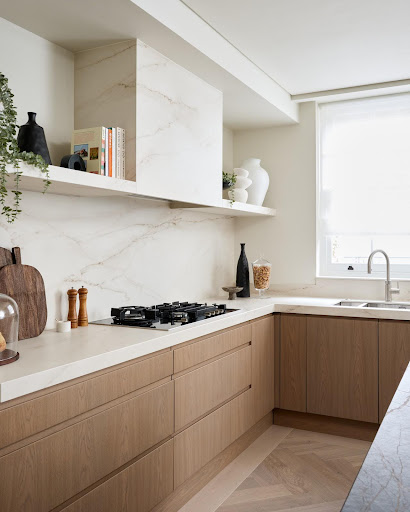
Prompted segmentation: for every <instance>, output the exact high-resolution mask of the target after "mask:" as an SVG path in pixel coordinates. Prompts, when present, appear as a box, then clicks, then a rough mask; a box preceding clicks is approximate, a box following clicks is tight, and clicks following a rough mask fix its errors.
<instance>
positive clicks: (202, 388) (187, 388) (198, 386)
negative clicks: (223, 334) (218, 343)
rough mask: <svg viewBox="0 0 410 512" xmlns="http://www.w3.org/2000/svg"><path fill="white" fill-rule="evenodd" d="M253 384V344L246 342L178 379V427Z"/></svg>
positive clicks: (176, 406)
mask: <svg viewBox="0 0 410 512" xmlns="http://www.w3.org/2000/svg"><path fill="white" fill-rule="evenodd" d="M250 385H251V347H250V346H246V347H244V348H242V349H239V350H237V351H236V352H233V353H232V354H230V355H228V356H225V357H223V358H221V359H218V360H217V361H214V362H213V363H210V364H207V365H205V366H202V367H201V368H199V369H197V370H193V371H192V372H189V373H187V374H185V375H182V377H179V378H177V379H176V380H175V430H176V431H178V430H180V429H182V428H184V427H185V426H187V425H189V424H190V423H192V422H193V421H195V420H196V419H198V418H200V417H201V416H203V415H205V414H207V413H208V412H210V411H211V410H212V409H214V408H215V407H218V405H221V404H222V403H224V402H226V401H227V400H229V399H230V398H233V397H234V396H235V395H236V394H238V393H240V392H241V391H244V390H245V389H246V388H248V387H249V386H250Z"/></svg>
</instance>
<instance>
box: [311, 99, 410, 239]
mask: <svg viewBox="0 0 410 512" xmlns="http://www.w3.org/2000/svg"><path fill="white" fill-rule="evenodd" d="M320 132H321V133H320V160H321V161H320V171H321V172H320V193H321V201H320V213H319V215H320V220H321V229H322V230H323V231H324V232H325V233H327V234H360V235H363V234H387V233H388V234H410V94H401V95H395V96H382V97H377V98H368V99H363V100H354V101H345V102H339V103H328V104H322V105H321V106H320Z"/></svg>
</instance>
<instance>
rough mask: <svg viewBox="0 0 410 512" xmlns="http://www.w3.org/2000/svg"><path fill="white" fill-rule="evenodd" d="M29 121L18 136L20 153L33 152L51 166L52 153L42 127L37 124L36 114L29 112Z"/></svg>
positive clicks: (21, 127) (21, 128)
mask: <svg viewBox="0 0 410 512" xmlns="http://www.w3.org/2000/svg"><path fill="white" fill-rule="evenodd" d="M27 114H28V121H27V123H26V124H23V125H22V126H20V129H19V134H18V136H17V144H18V147H19V149H20V151H27V152H30V151H31V152H32V153H34V154H35V155H40V156H42V157H43V160H44V161H45V163H46V164H50V165H51V159H50V153H49V152H48V147H47V142H46V136H45V135H44V130H43V128H42V127H41V126H39V125H38V124H37V123H36V115H37V114H36V113H35V112H27Z"/></svg>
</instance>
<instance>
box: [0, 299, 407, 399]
mask: <svg viewBox="0 0 410 512" xmlns="http://www.w3.org/2000/svg"><path fill="white" fill-rule="evenodd" d="M340 300H341V299H340V298H312V297H289V296H287V297H284V296H272V297H268V298H266V299H259V298H250V299H237V300H235V301H225V300H223V299H221V298H216V299H215V298H213V299H208V300H207V302H208V303H212V302H218V303H225V302H226V304H228V307H230V308H235V309H236V308H238V309H239V311H236V312H234V313H230V314H227V315H223V316H220V317H215V318H212V319H209V320H206V321H204V322H201V323H198V324H190V325H187V326H184V327H181V328H179V329H175V330H171V331H156V330H155V329H139V328H131V327H117V326H102V325H92V324H90V325H89V326H88V327H79V328H77V329H74V330H72V331H71V332H69V333H57V332H55V331H53V330H47V331H44V332H43V333H42V334H41V335H40V336H38V337H37V338H31V339H28V340H23V341H21V342H20V343H19V353H20V359H19V360H18V361H16V362H14V363H12V364H9V365H5V366H1V367H0V402H6V401H8V400H12V399H14V398H18V397H21V396H24V395H27V394H29V393H33V392H35V391H39V390H42V389H46V388H48V387H50V386H54V385H56V384H60V383H62V382H67V381H69V380H71V379H75V378H78V377H82V376H84V375H88V374H90V373H93V372H96V371H98V370H102V369H105V368H109V367H111V366H114V365H117V364H120V363H123V362H126V361H130V360H132V359H135V358H137V357H141V356H145V355H147V354H151V353H154V352H156V351H158V350H162V349H165V348H169V347H172V346H174V345H178V344H179V343H184V342H186V341H189V340H192V339H195V338H198V337H200V336H205V335H208V334H212V333H214V332H216V331H219V330H221V329H226V328H227V327H232V326H235V325H238V324H240V323H243V322H247V321H249V320H253V319H255V318H259V317H261V316H264V315H268V314H270V313H299V314H308V315H315V314H316V315H329V316H347V317H362V318H382V319H394V320H410V311H409V310H407V311H405V310H388V309H372V308H352V307H340V306H334V304H335V303H336V302H338V301H340Z"/></svg>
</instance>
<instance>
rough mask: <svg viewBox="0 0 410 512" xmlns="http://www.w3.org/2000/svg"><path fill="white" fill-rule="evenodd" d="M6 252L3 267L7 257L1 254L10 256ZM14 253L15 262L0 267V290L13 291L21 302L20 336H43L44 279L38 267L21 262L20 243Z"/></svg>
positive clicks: (45, 312)
mask: <svg viewBox="0 0 410 512" xmlns="http://www.w3.org/2000/svg"><path fill="white" fill-rule="evenodd" d="M3 251H4V250H3ZM4 254H5V253H4V252H1V251H0V267H1V265H2V262H3V261H4V260H2V259H1V258H2V257H3V258H7V256H6V257H5V256H4ZM2 255H3V256H2ZM12 257H13V258H12V259H13V263H12V264H9V265H5V266H3V267H2V268H0V293H5V294H6V295H9V296H10V297H12V298H13V299H14V300H15V301H16V302H17V305H18V307H19V313H20V315H19V319H20V321H19V340H25V339H27V338H34V337H36V336H39V335H40V334H41V333H42V332H43V331H44V328H45V326H46V322H47V303H46V294H45V289H44V281H43V278H42V277H41V274H40V272H39V271H38V270H37V269H36V268H34V267H31V266H29V265H22V264H21V253H20V248H19V247H14V248H13V249H12Z"/></svg>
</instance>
